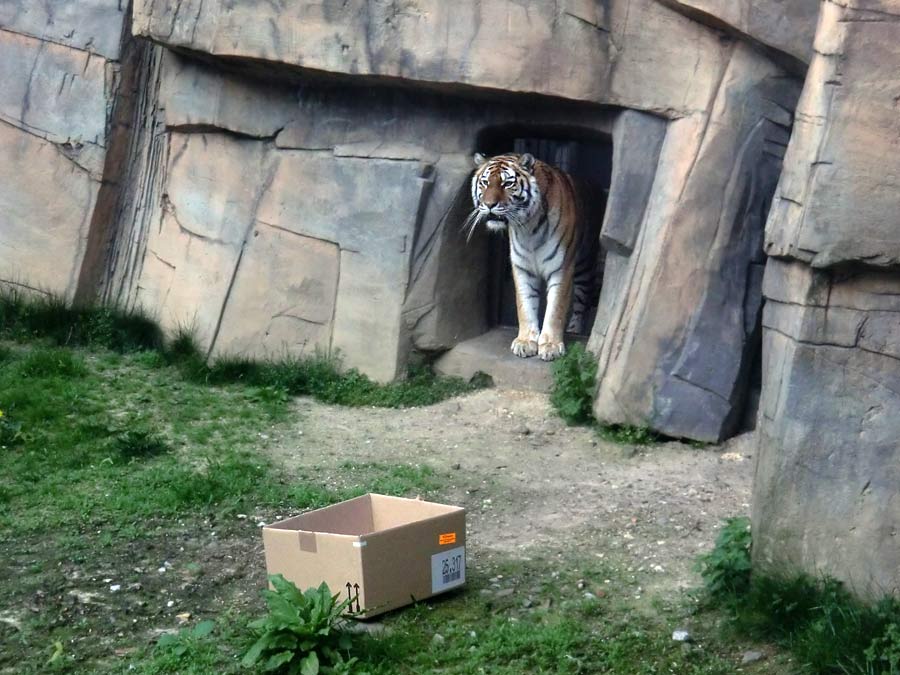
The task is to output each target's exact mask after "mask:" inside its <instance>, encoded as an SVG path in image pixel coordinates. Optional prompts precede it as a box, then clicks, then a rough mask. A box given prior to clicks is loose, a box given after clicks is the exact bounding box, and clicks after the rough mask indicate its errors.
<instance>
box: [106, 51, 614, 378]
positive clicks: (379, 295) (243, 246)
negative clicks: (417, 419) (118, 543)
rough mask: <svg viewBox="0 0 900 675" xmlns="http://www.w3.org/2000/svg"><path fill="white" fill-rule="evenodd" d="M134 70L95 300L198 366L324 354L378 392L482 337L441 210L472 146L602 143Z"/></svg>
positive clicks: (564, 109) (532, 110) (473, 281)
mask: <svg viewBox="0 0 900 675" xmlns="http://www.w3.org/2000/svg"><path fill="white" fill-rule="evenodd" d="M150 52H151V54H152V56H151V57H150V58H148V59H146V62H145V63H144V65H143V68H144V71H145V76H144V79H145V81H146V82H147V83H148V87H147V90H146V93H145V97H144V98H145V100H144V101H143V102H142V103H141V104H140V105H138V106H137V107H136V114H137V115H138V118H139V119H137V120H136V121H135V124H134V128H135V129H140V128H144V129H147V133H145V134H144V138H145V142H144V143H136V144H135V147H134V149H133V153H134V157H133V159H132V160H131V161H130V162H129V164H130V165H131V166H132V167H134V168H135V170H134V173H133V175H132V176H130V178H129V179H128V183H127V185H128V186H129V187H128V188H127V190H126V192H127V194H129V195H131V196H130V197H129V198H128V200H127V201H128V202H129V203H132V204H136V203H141V204H144V207H143V208H141V209H137V210H136V209H127V208H126V209H124V210H123V211H122V212H121V213H120V215H119V221H118V222H117V224H116V225H115V227H114V228H113V229H114V231H115V233H116V234H115V237H114V238H113V239H112V241H111V242H110V244H109V246H110V248H109V250H110V253H109V260H108V262H107V264H106V266H105V269H106V270H107V272H106V275H105V277H104V278H103V279H101V280H100V282H99V284H100V287H101V293H102V294H103V296H104V297H105V298H106V299H107V300H109V301H114V302H118V303H121V304H124V305H126V306H141V307H144V308H146V309H149V310H150V311H153V312H156V313H157V315H158V318H159V319H160V321H161V322H162V324H163V326H164V327H165V328H166V329H168V330H170V331H173V330H177V329H178V328H181V327H185V328H190V329H191V330H193V332H194V333H195V335H196V336H197V338H198V340H199V341H200V343H201V344H202V345H204V346H205V347H206V348H207V350H208V352H209V353H210V354H211V355H218V354H256V355H279V354H281V353H285V352H286V353H289V354H293V355H300V354H309V353H311V352H312V351H313V350H315V349H320V350H323V351H326V352H334V351H339V352H340V353H341V354H342V356H343V359H344V363H345V364H346V365H347V366H352V367H358V368H360V369H361V370H363V371H364V372H366V373H368V374H370V375H372V376H373V377H376V378H378V379H384V380H387V379H392V378H394V377H397V376H399V375H402V373H403V370H404V368H405V366H406V362H407V359H408V356H409V352H410V350H411V349H413V348H417V349H421V350H437V349H442V348H443V349H446V348H447V347H449V346H452V345H453V344H455V342H457V341H459V340H460V339H464V338H466V337H471V336H472V335H476V334H479V333H481V332H483V331H484V330H485V329H486V326H485V320H486V314H487V313H486V311H479V310H478V309H476V308H480V307H481V306H482V305H483V304H484V298H483V295H484V289H483V287H484V277H485V275H486V273H487V269H486V267H487V266H486V262H485V260H484V257H485V254H486V250H487V247H486V242H485V241H484V238H483V237H482V236H480V237H478V238H476V239H475V240H473V241H472V242H470V243H469V244H467V243H466V242H465V238H464V237H463V236H462V233H461V232H460V229H459V226H460V224H461V222H462V220H463V219H464V217H465V212H466V211H467V210H468V206H467V205H466V206H464V209H463V210H462V211H460V199H458V192H459V188H460V186H464V185H465V184H466V182H467V179H468V176H469V175H470V173H471V170H472V166H473V165H472V159H471V156H472V153H473V152H474V151H475V149H476V142H477V139H478V137H479V133H481V132H483V131H484V130H489V129H491V128H494V127H498V126H504V125H519V126H523V127H540V126H546V125H548V124H550V123H552V124H555V125H562V126H565V127H570V128H577V129H581V130H582V131H584V132H590V133H605V132H608V131H609V129H610V127H611V120H612V115H611V114H610V113H609V112H606V111H603V110H597V109H589V110H585V109H583V108H581V107H578V106H573V105H570V104H564V105H558V104H557V105H550V104H548V103H546V102H532V103H531V104H530V105H529V106H528V108H523V109H522V110H520V111H518V112H515V113H512V114H511V113H510V110H509V107H508V106H506V105H504V104H500V103H496V102H492V101H480V100H475V101H472V100H468V99H464V98H460V97H452V98H447V97H445V96H442V95H439V94H421V93H416V94H413V93H411V92H408V91H404V90H400V89H396V88H384V87H382V88H379V89H376V90H370V89H366V90H363V89H359V88H356V87H351V88H349V89H348V88H346V87H344V88H340V89H335V88H329V87H323V86H320V85H317V84H315V83H313V84H311V83H307V82H303V83H302V84H297V83H293V82H271V81H260V80H259V78H257V77H255V76H252V75H246V74H241V73H238V72H232V71H226V70H223V69H222V68H220V67H216V66H210V65H208V64H205V63H203V62H201V61H198V60H196V59H193V58H190V57H185V56H179V55H177V54H175V53H173V52H170V51H168V50H163V49H161V48H159V47H154V48H151V49H150ZM198 92H201V93H202V95H200V96H198V95H197V93H198ZM148 143H149V144H150V145H151V146H152V147H148V146H147V144H148ZM465 199H467V192H465V194H464V195H463V200H462V202H463V204H464V205H465ZM373 307H377V308H378V311H374V312H373V311H372V308H373Z"/></svg>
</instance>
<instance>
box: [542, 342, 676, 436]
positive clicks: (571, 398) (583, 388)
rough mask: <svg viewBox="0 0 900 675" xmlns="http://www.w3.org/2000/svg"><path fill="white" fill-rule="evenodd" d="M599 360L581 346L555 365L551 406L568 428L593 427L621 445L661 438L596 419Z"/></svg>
mask: <svg viewBox="0 0 900 675" xmlns="http://www.w3.org/2000/svg"><path fill="white" fill-rule="evenodd" d="M596 391H597V360H596V359H595V357H594V355H593V354H591V353H590V352H589V351H587V350H586V349H585V348H584V347H583V346H582V345H581V344H580V343H576V344H574V345H572V347H571V348H570V349H569V350H568V351H567V352H566V353H565V355H563V356H562V357H561V358H560V359H557V360H556V361H554V362H553V389H552V390H551V393H550V403H551V405H552V406H553V408H554V409H555V410H556V412H557V414H558V415H559V416H560V417H561V418H562V419H563V420H564V421H565V422H566V424H568V425H569V426H592V427H594V429H595V430H596V432H597V434H598V435H599V436H600V437H601V438H603V439H604V440H607V441H610V442H612V443H619V444H622V445H650V444H651V443H656V442H659V441H660V440H661V439H660V437H659V436H658V435H657V434H656V433H654V432H653V431H651V430H650V429H647V428H646V427H639V426H631V425H627V424H602V423H600V422H599V421H597V420H596V419H595V418H594V392H596Z"/></svg>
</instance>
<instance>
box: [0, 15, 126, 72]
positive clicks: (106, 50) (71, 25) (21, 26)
mask: <svg viewBox="0 0 900 675" xmlns="http://www.w3.org/2000/svg"><path fill="white" fill-rule="evenodd" d="M127 5H128V3H125V2H122V0H77V1H73V0H41V2H35V1H34V0H0V31H7V32H10V33H20V34H22V35H30V36H31V37H33V38H38V39H39V40H42V41H44V42H46V43H48V44H58V45H63V46H66V47H72V48H74V49H80V50H83V51H85V52H90V53H92V54H99V55H100V56H103V57H105V58H107V59H109V60H112V61H115V60H118V59H119V56H120V51H121V46H122V29H123V26H124V24H125V23H126V12H127Z"/></svg>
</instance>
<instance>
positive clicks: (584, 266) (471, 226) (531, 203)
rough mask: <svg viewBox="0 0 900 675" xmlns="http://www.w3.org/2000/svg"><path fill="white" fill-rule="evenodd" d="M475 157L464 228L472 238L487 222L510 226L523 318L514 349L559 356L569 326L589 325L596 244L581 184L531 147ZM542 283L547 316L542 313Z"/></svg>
mask: <svg viewBox="0 0 900 675" xmlns="http://www.w3.org/2000/svg"><path fill="white" fill-rule="evenodd" d="M474 159H475V166H476V169H475V173H474V174H473V176H472V185H471V190H472V202H473V204H474V209H473V211H472V212H471V213H470V215H469V217H468V219H467V220H466V221H465V223H464V224H463V229H464V231H465V232H466V233H467V238H471V236H472V233H473V232H474V231H475V229H476V228H477V227H478V226H479V225H480V224H481V223H484V224H485V226H486V227H487V229H488V230H490V231H493V232H504V231H508V232H509V255H510V262H511V264H512V276H513V282H514V284H515V289H516V314H517V316H518V323H519V331H518V334H517V335H516V338H515V339H514V340H513V341H512V344H511V345H510V350H511V351H512V353H513V354H515V355H516V356H519V357H522V358H528V357H530V356H535V355H538V356H539V357H540V358H541V359H542V360H544V361H553V360H555V359H558V358H559V357H561V356H563V355H564V354H565V353H566V346H565V342H564V333H565V332H566V331H568V332H572V333H582V332H583V331H584V323H585V320H586V318H587V314H588V312H589V311H590V303H591V296H592V292H593V286H594V281H595V274H596V259H597V245H595V244H594V242H592V237H591V234H590V233H589V232H588V228H587V227H586V226H585V223H584V222H583V217H582V209H581V206H580V204H579V200H578V193H577V191H576V189H575V184H574V182H573V180H572V178H571V176H569V174H567V173H565V172H564V171H562V170H560V169H558V168H556V167H554V166H551V165H550V164H547V163H545V162H542V161H540V160H537V159H535V158H534V156H533V155H531V154H528V153H525V154H505V155H497V156H495V157H490V158H488V157H485V156H484V155H483V154H481V153H476V154H475V156H474ZM542 286H543V287H544V288H545V289H546V295H547V309H546V312H545V314H544V320H543V323H541V322H540V321H539V317H538V314H539V310H540V300H541V288H542ZM570 309H571V314H570ZM567 318H568V323H567V321H566V319H567Z"/></svg>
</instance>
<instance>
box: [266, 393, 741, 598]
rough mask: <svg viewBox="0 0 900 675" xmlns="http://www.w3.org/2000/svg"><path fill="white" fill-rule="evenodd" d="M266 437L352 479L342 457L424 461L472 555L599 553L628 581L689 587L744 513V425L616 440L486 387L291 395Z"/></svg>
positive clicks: (280, 455) (544, 404)
mask: <svg viewBox="0 0 900 675" xmlns="http://www.w3.org/2000/svg"><path fill="white" fill-rule="evenodd" d="M296 409H297V413H298V414H297V416H296V418H297V422H296V425H295V427H294V429H293V430H292V431H291V432H288V434H287V435H284V436H280V437H276V438H272V439H270V443H269V452H270V453H272V454H273V455H274V457H275V458H276V459H277V460H278V461H279V462H283V463H284V464H285V465H286V466H287V467H288V469H289V470H295V471H298V472H302V473H303V474H305V475H310V474H311V473H313V474H314V472H317V471H321V472H322V473H323V474H324V475H328V476H329V479H330V480H333V481H337V482H340V481H341V480H342V479H341V476H342V475H344V476H346V478H347V480H351V478H352V476H351V474H352V471H353V469H352V465H353V463H372V462H386V463H391V464H397V463H411V464H422V465H427V466H430V467H431V468H433V469H434V470H435V472H436V473H437V474H438V476H439V480H438V482H439V483H441V484H442V487H441V488H439V490H438V496H439V498H440V499H442V500H446V501H448V502H451V503H455V504H459V505H462V506H465V507H466V508H467V509H468V513H469V515H468V530H469V532H468V534H469V549H470V554H469V555H470V559H472V560H473V561H474V562H475V563H476V564H477V563H478V562H484V563H490V561H491V560H493V559H495V558H502V559H509V558H513V559H523V560H527V559H530V558H532V557H536V556H543V557H557V556H558V557H560V558H561V559H570V558H584V557H586V556H597V557H599V558H604V559H606V560H608V561H609V562H610V563H611V564H614V565H616V566H617V567H618V566H621V567H622V568H623V569H622V570H621V571H624V572H627V573H629V574H630V575H631V576H632V578H633V579H634V580H635V581H636V583H637V585H638V589H637V590H636V593H638V594H640V593H641V592H644V593H651V594H655V592H656V591H676V590H679V589H683V588H686V587H691V586H696V585H698V583H699V578H698V577H697V576H696V575H695V573H694V572H693V566H694V561H695V560H696V556H697V554H698V553H700V552H702V551H704V550H707V549H709V548H710V547H711V546H712V544H713V541H714V539H715V533H716V531H717V529H718V527H719V524H720V523H721V521H722V520H723V519H724V518H727V517H730V516H737V515H743V514H747V513H748V511H749V501H750V486H751V479H752V461H751V459H752V458H751V455H750V452H751V451H752V447H753V443H752V435H749V434H748V435H744V436H741V437H738V438H736V439H733V440H732V441H730V442H729V443H726V444H724V445H721V446H707V447H703V448H697V447H692V446H690V445H687V444H683V443H678V442H668V443H662V444H654V445H649V446H642V447H630V446H623V445H617V444H614V443H610V442H607V441H604V440H602V439H600V438H599V437H598V436H597V435H596V434H595V433H594V431H592V430H591V429H588V428H573V427H566V426H565V425H564V423H563V422H562V421H561V420H559V418H558V417H556V415H555V414H554V413H553V411H552V409H551V407H550V405H549V403H548V399H547V397H546V396H545V395H542V394H536V393H531V392H522V391H511V390H498V389H491V390H484V391H480V392H476V393H474V394H470V395H467V396H464V397H460V398H456V399H453V400H450V401H446V402H443V403H440V404H437V405H434V406H430V407H427V408H418V409H408V410H386V409H375V408H368V409H361V408H343V407H335V406H326V405H322V404H319V403H316V402H314V401H312V400H308V399H299V400H298V401H297V403H296Z"/></svg>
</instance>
